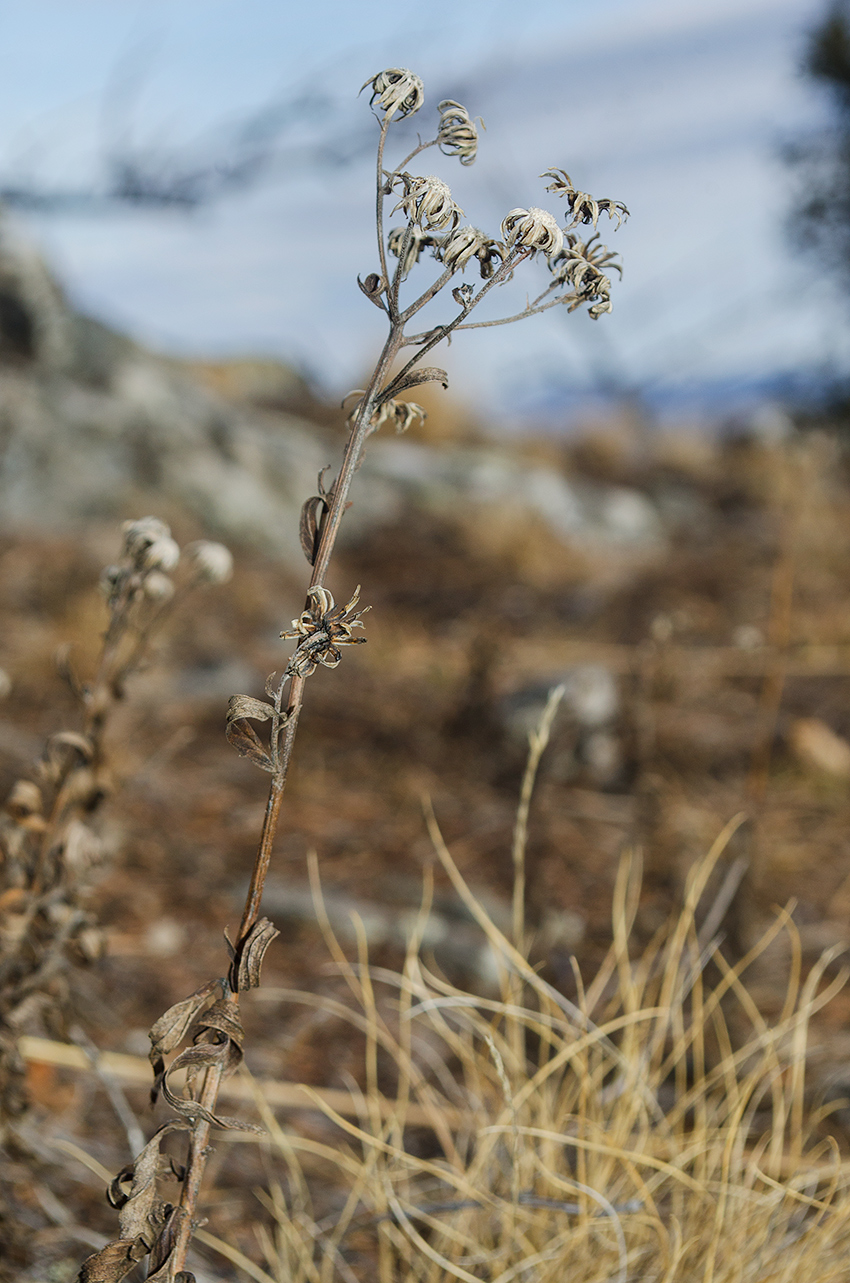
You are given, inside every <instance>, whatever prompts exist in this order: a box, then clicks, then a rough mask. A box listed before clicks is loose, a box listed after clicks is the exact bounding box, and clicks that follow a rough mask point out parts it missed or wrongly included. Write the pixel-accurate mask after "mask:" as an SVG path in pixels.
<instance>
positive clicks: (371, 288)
mask: <svg viewBox="0 0 850 1283" xmlns="http://www.w3.org/2000/svg"><path fill="white" fill-rule="evenodd" d="M357 284H358V285H359V286H360V288H361V290H362V291H363V293H364V294H365V295H366V297H367V298H368V299H369V300H370V301H371V302H372V303H374V304H375V307H379V308H381V310H382V311H383V310H384V302H383V299H382V298H381V295H382V294H383V292H384V287H385V285H386V281H385V280H384V279H383V277H381V276H379V275H378V273H377V272H370V273H369V275H368V276H367V277H366V279H365V281H361V279H360V277H359V276H358V278H357Z"/></svg>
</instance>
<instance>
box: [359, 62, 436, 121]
mask: <svg viewBox="0 0 850 1283" xmlns="http://www.w3.org/2000/svg"><path fill="white" fill-rule="evenodd" d="M367 85H371V86H372V97H371V98H370V99H369V104H370V106H374V104H375V102H377V104H378V106H379V107H380V108H381V110H382V111H383V112H385V113H386V117H387V119H388V120H389V119H390V118H391V117H392V116H394V115H395V114H396V112H398V115H399V117H403V116H412V115H413V113H414V112H416V111H418V110H419V108H420V107H421V106H422V104H423V102H424V101H425V89H424V86H423V84H422V81H421V80H420V79H419V77H418V76H414V74H413V72H412V71H408V70H407V68H406V67H388V68H387V69H386V71H379V72H378V74H377V76H372V77H371V79H370V80H367V81H366V82H365V84H364V85H363V86H362V87H361V89H360V92H361V93H362V92H363V90H364V89H365V88H366V86H367Z"/></svg>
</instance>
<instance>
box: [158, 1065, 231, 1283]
mask: <svg viewBox="0 0 850 1283" xmlns="http://www.w3.org/2000/svg"><path fill="white" fill-rule="evenodd" d="M221 1078H222V1069H221V1066H220V1065H213V1066H211V1067H210V1068H209V1069H207V1070H206V1072H205V1073H204V1081H203V1085H202V1087H201V1094H200V1097H199V1100H200V1103H201V1104H202V1105H203V1106H204V1107H205V1108H206V1109H207V1110H208V1111H209V1112H210V1113H213V1112H214V1110H215V1107H216V1102H217V1101H218V1090H219V1087H220V1086H221ZM210 1130H211V1128H210V1124H209V1123H208V1122H207V1120H206V1119H205V1118H198V1119H197V1121H196V1122H195V1125H194V1127H193V1128H192V1136H191V1139H190V1141H189V1156H188V1158H187V1160H186V1175H185V1176H184V1178H183V1191H182V1193H181V1196H180V1206H179V1208H178V1211H177V1228H176V1230H175V1233H174V1247H173V1248H172V1249H171V1255H170V1257H169V1261H168V1275H169V1279H173V1278H174V1276H175V1275H176V1274H177V1273H179V1271H180V1270H182V1269H183V1266H184V1264H185V1262H186V1253H187V1251H188V1249H189V1243H190V1242H191V1239H192V1234H193V1233H194V1230H195V1209H196V1207H197V1205H198V1195H199V1194H200V1192H201V1183H202V1181H203V1179H204V1170H205V1168H206V1165H207V1157H208V1155H209V1142H210ZM148 1277H150V1275H149V1276H148Z"/></svg>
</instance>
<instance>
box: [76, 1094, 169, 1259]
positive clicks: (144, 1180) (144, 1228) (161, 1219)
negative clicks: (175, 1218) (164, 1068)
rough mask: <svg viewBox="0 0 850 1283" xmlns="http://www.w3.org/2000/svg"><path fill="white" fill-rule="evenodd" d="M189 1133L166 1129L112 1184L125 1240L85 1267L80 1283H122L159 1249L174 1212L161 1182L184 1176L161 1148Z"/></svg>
mask: <svg viewBox="0 0 850 1283" xmlns="http://www.w3.org/2000/svg"><path fill="white" fill-rule="evenodd" d="M187 1129H188V1123H186V1122H184V1121H183V1120H182V1119H176V1120H174V1121H173V1122H169V1123H165V1124H164V1125H163V1126H162V1127H160V1128H159V1130H158V1131H157V1132H156V1133H155V1135H154V1136H153V1137H152V1138H151V1140H149V1141H148V1143H147V1145H145V1147H144V1149H143V1150H142V1152H141V1153H140V1154H139V1156H138V1157H137V1158H136V1159H135V1160H134V1161H133V1162H132V1163H129V1164H128V1165H127V1166H126V1167H125V1168H123V1169H122V1170H121V1171H120V1172H119V1173H118V1175H117V1176H116V1177H115V1179H114V1180H113V1181H112V1183H111V1184H110V1186H109V1189H108V1190H107V1195H106V1197H107V1199H108V1201H109V1202H110V1203H111V1204H112V1206H113V1207H115V1208H117V1209H118V1226H119V1233H120V1238H117V1239H114V1240H113V1241H112V1242H111V1243H107V1245H106V1247H104V1248H101V1250H100V1251H99V1252H95V1253H94V1254H93V1255H92V1256H89V1257H88V1258H87V1259H86V1260H85V1261H84V1262H83V1264H82V1267H81V1269H80V1273H79V1275H78V1280H77V1283H118V1280H120V1279H123V1278H124V1277H125V1275H127V1274H129V1273H130V1271H131V1270H132V1269H133V1267H134V1265H135V1264H136V1262H137V1261H140V1260H142V1258H143V1257H145V1256H147V1254H148V1253H149V1252H151V1251H152V1249H154V1248H155V1247H156V1245H157V1243H158V1241H159V1240H160V1238H161V1235H162V1233H163V1230H164V1228H165V1226H166V1224H167V1223H168V1221H169V1218H170V1217H171V1214H172V1211H173V1208H172V1206H171V1204H170V1203H166V1202H165V1200H164V1199H162V1198H161V1197H160V1195H159V1193H158V1191H157V1180H163V1179H168V1178H169V1177H176V1178H177V1179H178V1180H180V1179H182V1176H183V1173H182V1170H181V1169H180V1168H178V1167H176V1166H175V1164H174V1161H173V1160H172V1159H171V1158H170V1157H169V1156H168V1155H165V1154H162V1153H161V1152H160V1149H161V1145H162V1142H163V1140H164V1139H165V1137H166V1136H167V1135H169V1134H170V1133H171V1132H175V1131H186V1130H187Z"/></svg>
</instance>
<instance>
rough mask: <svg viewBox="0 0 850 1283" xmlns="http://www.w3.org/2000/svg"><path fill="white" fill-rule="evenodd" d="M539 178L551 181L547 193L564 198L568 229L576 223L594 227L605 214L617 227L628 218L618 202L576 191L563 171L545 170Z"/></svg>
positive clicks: (624, 207) (621, 204) (625, 210)
mask: <svg viewBox="0 0 850 1283" xmlns="http://www.w3.org/2000/svg"><path fill="white" fill-rule="evenodd" d="M540 177H541V178H551V179H552V182H551V183H550V184H549V186H548V187H547V188H546V190H547V192H555V194H556V195H557V196H564V197H566V201H567V204H568V205H569V207H570V213H571V214H572V218H571V219H570V221H569V223H568V224H567V228H568V229H569V228H570V227H575V226H576V224H578V223H586V224H587V223H592V224H593V226H594V227H595V226H596V224H597V222H598V221H599V215H600V214H607V215H608V217H609V218H616V220H617V226H618V227H620V226H621V224H622V222H623V219H625V218H628V216H629V211H628V209H627V208H626V206H625V205H624V204H623V202H622V201H620V200H609V199H608V197H602V198H601V199H600V200H596V199H594V197H593V196H591V195H589V193H588V192H579V191H576V189H575V187H573V180H572V179H571V178H570V176H569V174H568V173H567V171H566V170H565V169H547V170H546V172H545V174H541V175H540Z"/></svg>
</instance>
